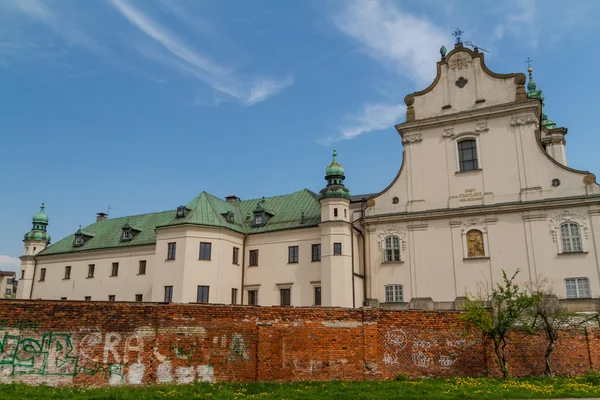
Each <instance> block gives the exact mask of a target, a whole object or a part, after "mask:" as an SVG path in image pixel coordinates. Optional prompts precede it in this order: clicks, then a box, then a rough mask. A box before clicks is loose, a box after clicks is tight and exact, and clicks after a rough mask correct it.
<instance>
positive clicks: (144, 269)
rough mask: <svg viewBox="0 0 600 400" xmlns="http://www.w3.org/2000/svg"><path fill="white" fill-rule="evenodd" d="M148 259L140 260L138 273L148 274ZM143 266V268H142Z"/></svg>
mask: <svg viewBox="0 0 600 400" xmlns="http://www.w3.org/2000/svg"><path fill="white" fill-rule="evenodd" d="M147 264H148V263H147V261H146V260H140V261H139V264H138V275H146V265H147ZM142 267H143V268H142Z"/></svg>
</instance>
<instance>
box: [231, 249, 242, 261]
mask: <svg viewBox="0 0 600 400" xmlns="http://www.w3.org/2000/svg"><path fill="white" fill-rule="evenodd" d="M231 258H232V259H231V263H232V264H233V265H240V248H239V247H235V246H234V247H233V253H232V256H231Z"/></svg>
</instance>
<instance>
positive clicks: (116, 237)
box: [38, 189, 321, 256]
mask: <svg viewBox="0 0 600 400" xmlns="http://www.w3.org/2000/svg"><path fill="white" fill-rule="evenodd" d="M259 204H260V206H261V207H262V208H264V209H265V210H268V212H269V213H271V214H272V215H273V216H272V217H271V218H270V219H269V222H268V223H267V224H266V225H264V226H259V227H253V226H251V222H252V218H253V216H254V210H255V209H256V208H257V205H259ZM186 207H187V209H188V212H187V214H186V216H185V217H184V218H177V215H176V214H177V211H176V210H170V211H163V212H158V213H151V214H140V215H132V216H128V217H120V218H109V219H106V220H103V221H98V222H95V223H93V224H91V225H89V226H87V227H85V228H83V229H81V231H83V232H84V233H86V234H91V235H90V236H92V237H90V238H88V239H87V240H86V242H85V244H84V245H83V246H80V247H75V246H74V243H75V234H72V235H69V236H67V237H66V238H64V239H62V240H59V241H58V242H56V243H54V244H53V245H50V246H48V247H47V248H46V249H44V250H43V251H41V252H40V253H39V254H38V255H40V256H44V255H51V254H60V253H72V252H73V253H75V252H81V251H89V250H102V249H110V248H123V247H130V246H139V245H151V244H154V243H156V232H155V229H156V228H162V227H170V226H178V225H185V224H190V225H201V226H211V227H222V228H225V229H230V230H232V231H235V232H239V233H242V234H249V235H251V234H256V233H263V232H273V231H278V230H283V229H295V228H303V227H311V226H316V225H318V224H319V223H320V222H321V207H320V204H319V201H318V200H317V196H316V194H314V193H313V192H311V191H309V190H307V189H305V190H301V191H299V192H295V193H290V194H287V195H283V196H275V197H269V198H263V199H255V200H244V201H239V202H234V203H227V202H226V201H225V200H222V199H220V198H218V197H215V196H213V195H211V194H209V193H206V192H202V193H200V194H199V195H198V196H196V197H195V198H194V199H193V200H192V201H190V202H189V203H188V204H187V206H186ZM228 212H231V213H232V214H233V222H230V221H227V218H226V215H227V213H228ZM303 215H304V217H303ZM126 224H129V225H130V226H132V227H136V228H137V229H139V230H140V232H139V233H138V234H137V235H135V236H134V237H133V239H132V240H130V241H126V242H123V241H122V240H121V237H122V229H123V227H124V226H125V225H126Z"/></svg>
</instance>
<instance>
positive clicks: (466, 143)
mask: <svg viewBox="0 0 600 400" xmlns="http://www.w3.org/2000/svg"><path fill="white" fill-rule="evenodd" d="M458 161H459V168H460V170H461V171H473V170H476V169H478V165H477V142H476V141H475V139H467V140H462V141H460V142H458Z"/></svg>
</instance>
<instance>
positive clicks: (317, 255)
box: [312, 244, 321, 261]
mask: <svg viewBox="0 0 600 400" xmlns="http://www.w3.org/2000/svg"><path fill="white" fill-rule="evenodd" d="M312 261H321V245H320V244H313V245H312Z"/></svg>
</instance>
